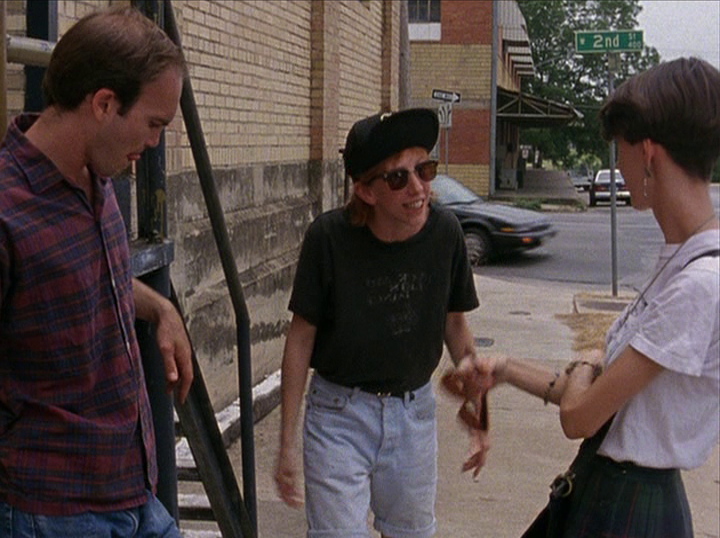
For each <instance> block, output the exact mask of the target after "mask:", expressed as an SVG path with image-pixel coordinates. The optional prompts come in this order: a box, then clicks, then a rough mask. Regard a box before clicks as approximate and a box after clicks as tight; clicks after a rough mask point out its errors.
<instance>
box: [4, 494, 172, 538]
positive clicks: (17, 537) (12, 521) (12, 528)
mask: <svg viewBox="0 0 720 538" xmlns="http://www.w3.org/2000/svg"><path fill="white" fill-rule="evenodd" d="M118 537H123V538H158V537H162V538H181V536H180V531H179V530H178V528H177V525H176V524H175V520H174V519H173V518H172V516H171V515H170V514H169V513H168V511H167V510H166V509H165V507H164V506H163V504H162V503H161V502H160V501H159V500H158V499H157V497H155V496H154V495H152V494H151V493H149V492H148V502H147V503H145V504H144V505H143V506H139V507H137V508H131V509H129V510H119V511H117V512H86V513H84V514H78V515H75V516H41V515H36V514H28V513H27V512H22V511H20V510H17V509H15V508H13V507H12V506H10V505H8V504H5V503H2V502H0V538H118Z"/></svg>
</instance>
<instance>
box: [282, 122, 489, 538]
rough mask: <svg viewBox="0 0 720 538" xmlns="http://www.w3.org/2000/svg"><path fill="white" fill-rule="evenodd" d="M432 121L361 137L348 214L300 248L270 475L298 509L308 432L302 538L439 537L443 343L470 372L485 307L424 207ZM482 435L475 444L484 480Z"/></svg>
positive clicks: (358, 126)
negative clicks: (477, 312)
mask: <svg viewBox="0 0 720 538" xmlns="http://www.w3.org/2000/svg"><path fill="white" fill-rule="evenodd" d="M437 135H438V120H437V116H436V115H435V113H434V112H433V111H431V110H427V109H411V110H405V111H402V112H398V113H394V114H390V113H387V114H377V115H374V116H370V117H368V118H365V119H363V120H361V121H358V122H357V123H355V125H353V127H352V129H351V130H350V132H349V134H348V136H347V141H346V144H345V148H344V150H343V159H344V163H345V170H346V172H347V174H348V175H349V176H350V177H351V178H352V180H353V194H352V199H351V201H350V203H349V204H348V205H347V206H346V207H344V208H340V209H335V210H331V211H328V212H326V213H324V214H322V215H320V216H319V217H318V218H317V219H316V220H315V221H314V222H313V223H312V224H311V226H310V227H309V229H308V231H307V233H306V235H305V239H304V241H303V246H302V250H301V253H300V259H299V262H298V267H297V273H296V275H295V283H294V287H293V292H292V296H291V299H290V310H291V311H292V312H293V317H292V321H291V324H290V329H289V332H288V335H287V341H286V346H285V354H284V358H283V365H282V419H281V420H282V431H281V438H280V454H279V460H278V466H277V471H276V475H275V479H276V483H277V487H278V490H279V492H280V495H281V497H282V498H283V500H284V501H285V502H286V503H288V504H289V505H291V506H299V505H300V504H301V503H302V495H301V493H300V491H299V484H300V472H299V469H298V457H297V449H296V438H297V425H298V422H299V417H300V409H301V402H302V396H303V394H304V392H305V387H306V381H307V376H308V370H309V369H310V368H313V369H314V374H313V376H312V379H311V381H310V386H309V389H308V393H307V396H306V412H305V426H304V435H303V440H304V471H305V473H304V474H305V505H306V515H307V521H308V536H333V537H335V538H339V537H345V536H347V537H350V536H367V533H368V529H367V520H368V511H369V510H372V512H373V514H374V517H375V519H374V526H375V528H376V529H378V530H379V531H380V532H381V533H382V535H383V536H386V537H391V536H417V537H427V536H432V535H433V534H434V532H435V526H436V524H435V510H434V505H435V489H436V477H437V436H436V420H435V399H434V394H433V389H432V386H431V383H430V377H431V375H432V373H433V371H434V370H435V368H436V367H437V365H438V363H439V360H440V357H441V355H442V351H443V342H445V343H446V344H447V346H448V349H449V351H450V355H451V357H452V360H453V361H454V362H455V363H459V362H460V361H461V360H462V359H465V360H466V361H470V360H471V359H472V358H473V357H474V355H475V350H474V343H473V338H472V335H471V333H470V330H469V329H468V326H467V323H466V320H465V316H464V312H467V311H469V310H472V309H474V308H475V307H477V305H478V300H477V296H476V294H475V287H474V283H473V275H472V271H471V269H470V265H469V263H468V260H467V255H466V250H465V243H464V239H463V234H462V230H461V229H460V226H459V223H458V222H457V220H456V219H455V217H454V216H453V215H452V214H450V213H448V212H445V211H440V210H438V209H437V208H435V207H433V206H432V205H431V203H430V193H431V181H432V180H433V179H434V178H435V174H436V172H437V161H434V160H431V159H430V158H429V152H430V150H431V149H432V148H433V147H434V145H435V143H436V140H437ZM485 433H486V432H484V431H480V430H478V431H477V432H476V434H475V435H474V436H473V437H472V440H473V441H472V444H473V446H472V453H473V457H471V458H470V460H468V462H467V463H466V464H465V465H466V468H467V469H472V470H473V471H475V472H476V473H477V471H478V470H479V468H480V466H481V465H482V463H483V462H484V455H485V451H486V449H487V442H486V437H485Z"/></svg>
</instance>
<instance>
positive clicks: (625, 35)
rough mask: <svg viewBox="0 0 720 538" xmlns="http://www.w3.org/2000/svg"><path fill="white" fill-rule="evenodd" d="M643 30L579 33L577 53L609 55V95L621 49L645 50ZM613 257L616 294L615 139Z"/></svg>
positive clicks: (612, 147)
mask: <svg viewBox="0 0 720 538" xmlns="http://www.w3.org/2000/svg"><path fill="white" fill-rule="evenodd" d="M642 48H643V31H642V30H619V31H610V30H607V31H580V32H575V52H578V53H580V54H597V53H603V54H607V64H608V97H609V96H610V95H612V93H613V91H615V88H614V84H615V80H614V76H615V72H616V71H618V70H619V69H620V55H619V54H618V53H619V52H641V51H642ZM610 256H611V258H612V260H611V264H612V294H613V297H617V294H618V285H617V281H618V274H617V273H618V269H617V265H618V263H617V185H615V142H614V141H611V142H610Z"/></svg>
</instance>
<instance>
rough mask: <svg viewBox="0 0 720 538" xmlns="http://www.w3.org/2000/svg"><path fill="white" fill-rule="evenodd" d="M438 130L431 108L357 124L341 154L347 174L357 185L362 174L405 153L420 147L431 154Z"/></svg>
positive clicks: (352, 129) (351, 130) (378, 115)
mask: <svg viewBox="0 0 720 538" xmlns="http://www.w3.org/2000/svg"><path fill="white" fill-rule="evenodd" d="M439 129H440V125H439V122H438V117H437V114H436V113H435V111H434V110H431V109H429V108H410V109H407V110H401V111H400V112H385V113H382V114H375V115H374V116H369V117H367V118H365V119H362V120H360V121H357V122H356V123H355V124H354V125H353V126H352V128H351V129H350V132H349V133H348V135H347V139H346V141H345V149H343V150H342V154H343V160H344V161H345V172H346V173H347V174H348V175H349V176H350V177H352V178H353V181H357V178H358V177H359V176H360V175H362V174H363V172H367V171H368V170H370V169H371V168H372V167H373V166H375V165H377V164H379V163H381V162H382V161H384V160H385V159H387V158H388V157H390V156H392V155H395V154H396V153H399V152H401V151H403V150H404V149H407V148H413V147H421V148H425V149H426V150H427V151H428V152H430V151H431V150H432V149H433V147H434V146H435V142H436V141H437V137H438V131H439Z"/></svg>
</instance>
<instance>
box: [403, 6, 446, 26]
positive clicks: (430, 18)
mask: <svg viewBox="0 0 720 538" xmlns="http://www.w3.org/2000/svg"><path fill="white" fill-rule="evenodd" d="M408 21H409V22H410V23H428V22H440V0H408Z"/></svg>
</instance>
